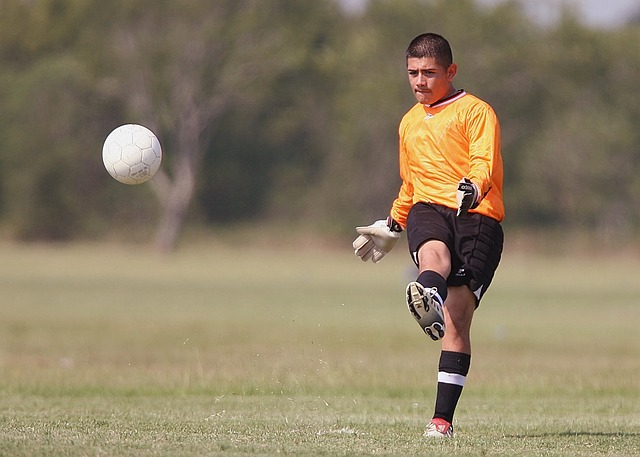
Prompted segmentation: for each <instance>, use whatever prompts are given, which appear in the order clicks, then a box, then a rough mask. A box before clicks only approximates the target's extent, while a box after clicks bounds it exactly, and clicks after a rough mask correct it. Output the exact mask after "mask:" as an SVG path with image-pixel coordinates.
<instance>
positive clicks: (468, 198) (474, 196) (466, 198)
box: [456, 178, 480, 216]
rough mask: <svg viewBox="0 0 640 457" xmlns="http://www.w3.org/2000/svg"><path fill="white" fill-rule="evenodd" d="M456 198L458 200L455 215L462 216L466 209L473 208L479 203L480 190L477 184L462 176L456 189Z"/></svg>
mask: <svg viewBox="0 0 640 457" xmlns="http://www.w3.org/2000/svg"><path fill="white" fill-rule="evenodd" d="M456 200H457V201H458V214H457V216H464V215H465V214H467V211H469V210H470V209H474V208H476V207H477V206H478V203H480V192H479V191H478V186H476V185H475V184H474V183H472V182H471V180H470V179H468V178H462V179H461V180H460V182H459V183H458V191H457V192H456Z"/></svg>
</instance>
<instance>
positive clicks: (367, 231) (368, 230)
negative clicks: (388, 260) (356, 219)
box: [353, 219, 400, 263]
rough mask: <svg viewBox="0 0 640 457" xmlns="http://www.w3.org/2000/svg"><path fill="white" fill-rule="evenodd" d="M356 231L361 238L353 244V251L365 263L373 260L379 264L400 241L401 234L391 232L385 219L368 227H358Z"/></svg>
mask: <svg viewBox="0 0 640 457" xmlns="http://www.w3.org/2000/svg"><path fill="white" fill-rule="evenodd" d="M396 225H397V224H396ZM356 231H357V232H358V233H359V234H360V236H359V237H358V238H356V239H355V241H354V242H353V249H354V250H355V253H356V255H357V256H358V257H360V258H361V259H362V261H363V262H366V261H367V260H371V261H372V262H373V263H378V262H379V261H380V260H381V259H382V258H383V257H384V256H385V255H387V253H388V252H389V251H391V249H393V246H395V244H396V242H397V241H398V240H399V239H400V232H399V231H394V230H391V227H390V224H389V223H388V222H387V221H386V220H384V219H381V220H379V221H375V222H374V223H373V224H371V225H368V226H366V227H356Z"/></svg>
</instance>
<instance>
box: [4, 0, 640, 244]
mask: <svg viewBox="0 0 640 457" xmlns="http://www.w3.org/2000/svg"><path fill="white" fill-rule="evenodd" d="M570 14H571V13H570V12H569V11H568V10H566V11H565V16H563V17H562V18H561V20H560V22H559V23H557V24H554V25H551V26H548V27H542V26H540V25H536V24H535V23H533V22H532V21H531V20H530V19H528V18H527V16H526V15H525V14H524V13H523V11H522V10H521V8H520V6H519V3H518V2H514V1H512V2H503V3H500V4H498V5H496V6H494V7H486V6H484V7H480V6H478V4H477V3H476V2H475V1H473V0H458V1H457V2H456V8H451V2H450V1H446V0H371V1H370V2H369V3H368V7H367V9H366V10H364V11H363V12H362V13H359V14H352V15H346V16H345V15H343V14H342V13H341V10H340V9H339V8H338V5H337V2H336V1H335V0H321V1H316V2H304V1H300V0H273V1H269V2H265V1H260V0H216V1H215V2H211V1H206V0H194V1H192V2H188V3H185V2H176V1H175V0H137V1H135V2H132V1H130V0H111V1H109V2H101V1H98V0H38V1H31V2H25V1H23V0H4V1H0V138H2V141H0V215H1V216H2V225H3V228H5V229H8V231H9V232H10V233H12V234H13V236H15V237H17V238H19V239H71V238H74V237H77V236H85V237H86V236H92V237H100V236H104V235H105V232H108V231H109V230H113V231H115V230H114V229H113V227H117V228H118V229H117V232H118V235H120V236H122V237H129V236H131V232H126V233H124V235H122V233H123V232H124V231H123V227H126V226H131V227H132V228H136V230H135V234H137V236H146V232H147V230H140V226H141V225H143V226H145V228H148V229H149V230H151V229H153V228H155V229H156V240H157V244H158V246H159V247H160V248H161V249H163V250H171V249H173V247H174V246H175V243H176V241H177V240H178V237H179V235H180V231H181V229H182V227H183V226H184V224H185V221H186V218H187V215H189V216H192V219H191V220H192V221H197V222H203V223H205V224H207V225H209V224H230V223H235V222H239V221H249V222H251V223H255V224H258V223H265V224H269V223H273V222H274V221H275V222H278V223H279V222H280V221H285V222H286V224H287V225H288V226H290V227H295V226H299V225H302V224H312V225H313V226H314V227H322V229H323V230H325V231H326V230H332V231H341V230H345V231H346V230H349V232H351V230H352V226H353V225H354V224H359V223H364V222H366V221H367V220H373V219H374V218H379V217H383V216H384V215H385V214H386V212H387V211H388V209H389V205H390V203H391V201H392V199H393V198H394V197H395V195H396V192H397V190H398V188H397V186H398V184H399V180H398V176H397V126H398V123H399V121H400V118H401V116H402V115H403V113H404V112H405V111H406V110H407V109H408V108H409V107H410V106H411V105H412V104H413V103H414V100H413V98H412V95H411V92H410V90H409V88H408V87H407V83H406V76H405V71H404V56H403V53H404V50H405V47H406V45H407V43H408V42H409V40H411V39H412V38H413V37H414V36H415V35H417V34H418V33H421V32H424V31H428V30H431V31H436V32H440V33H442V34H443V35H445V36H447V37H448V38H449V39H450V41H451V42H452V45H453V47H454V53H455V59H456V61H457V62H458V63H459V65H460V71H459V74H458V76H457V85H458V86H459V87H462V88H465V89H467V90H469V92H471V93H474V94H475V95H478V96H479V97H481V98H484V99H486V100H487V101H489V102H490V103H491V104H492V105H493V106H494V107H495V108H496V111H497V112H498V115H499V116H500V118H501V121H502V127H503V129H502V132H503V155H504V159H505V171H506V176H505V188H506V192H505V196H506V203H507V220H506V224H507V225H509V226H510V227H532V226H533V227H540V228H549V227H552V228H553V227H557V228H561V229H563V230H566V229H585V230H591V231H595V232H597V233H601V234H602V236H603V237H607V238H608V239H613V238H617V239H619V238H620V237H619V235H620V234H623V235H624V234H629V233H632V232H635V231H637V229H635V228H634V227H637V225H638V222H640V197H639V196H640V177H639V176H637V173H635V169H637V167H638V165H639V162H640V146H639V145H640V130H639V129H637V128H636V127H635V126H636V125H638V123H640V95H639V94H638V91H637V90H636V87H635V86H636V84H637V78H638V75H639V74H640V56H639V55H638V53H637V51H636V50H635V48H634V47H633V46H632V45H631V44H632V43H636V42H638V41H639V40H640V35H639V34H640V30H639V29H638V27H637V25H634V24H630V25H628V26H626V27H623V28H620V29H616V30H593V29H590V28H588V27H586V26H584V25H583V24H581V23H580V22H579V21H578V20H577V19H576V18H575V17H572V16H571V15H570ZM126 122H137V123H141V124H145V125H147V126H149V127H150V128H152V129H153V130H154V131H155V132H156V133H157V134H158V136H159V137H160V139H161V142H162V145H163V149H164V151H165V161H164V164H163V167H162V169H161V172H160V173H159V174H158V176H157V177H156V178H155V179H154V180H152V181H151V183H150V185H145V186H137V187H133V188H132V187H128V186H122V185H118V184H117V183H115V182H113V181H112V180H111V179H110V178H109V177H108V176H107V174H106V173H105V172H104V170H103V169H102V164H101V161H100V154H99V152H100V147H101V142H102V140H103V139H104V137H105V136H106V134H107V133H108V132H109V131H110V130H111V129H113V128H114V127H115V126H117V125H119V124H123V123H126ZM153 195H155V196H156V197H157V199H156V200H153V198H150V197H152V196H153ZM150 201H152V202H154V203H153V204H149V202H150ZM155 202H159V205H156V204H155ZM156 224H157V226H156ZM141 232H142V233H143V234H142V235H140V234H141Z"/></svg>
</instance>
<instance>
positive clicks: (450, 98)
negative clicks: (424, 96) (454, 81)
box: [424, 89, 467, 108]
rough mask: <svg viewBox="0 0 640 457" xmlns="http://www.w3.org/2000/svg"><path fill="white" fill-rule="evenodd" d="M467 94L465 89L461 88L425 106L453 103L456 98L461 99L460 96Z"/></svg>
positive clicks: (436, 106)
mask: <svg viewBox="0 0 640 457" xmlns="http://www.w3.org/2000/svg"><path fill="white" fill-rule="evenodd" d="M465 95H467V93H466V92H465V91H464V89H459V90H457V91H456V92H455V93H454V94H453V95H449V96H448V97H445V98H441V99H440V100H438V101H437V102H435V103H432V104H430V105H424V106H426V107H427V108H438V107H440V106H444V105H448V104H450V103H453V102H455V101H456V100H459V99H460V98H462V97H464V96H465Z"/></svg>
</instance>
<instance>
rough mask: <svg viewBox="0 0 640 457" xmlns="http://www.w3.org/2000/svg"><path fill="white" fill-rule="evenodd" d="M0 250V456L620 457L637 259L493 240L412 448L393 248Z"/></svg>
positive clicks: (406, 331)
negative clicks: (450, 398)
mask: <svg viewBox="0 0 640 457" xmlns="http://www.w3.org/2000/svg"><path fill="white" fill-rule="evenodd" d="M0 252H2V262H0V284H1V285H0V410H1V414H0V455H1V456H12V457H19V456H122V455H129V456H174V455H175V456H216V455H229V456H248V455H261V456H273V455H299V456H360V455H387V456H419V455H428V456H440V455H443V456H444V455H447V456H485V455H501V456H563V457H565V456H589V457H593V456H637V455H640V356H639V354H640V337H639V336H638V330H639V328H640V325H639V324H640V300H639V297H640V281H638V280H637V277H638V273H637V272H638V271H640V268H639V267H640V259H636V260H634V259H631V258H626V259H624V258H622V259H621V258H615V259H614V258H604V259H603V258H598V259H595V258H588V257H581V258H575V257H573V258H570V257H565V258H562V257H557V258H544V257H533V256H525V255H519V254H515V253H507V255H506V257H505V258H504V260H503V263H502V265H501V266H500V269H499V270H498V273H497V276H496V279H495V282H494V284H493V286H492V288H491V290H490V291H489V292H488V293H487V295H486V297H485V300H484V301H483V304H482V306H481V308H480V310H479V311H478V313H477V314H476V317H475V322H474V328H473V338H474V355H473V363H472V368H471V372H470V375H469V378H468V383H467V387H466V388H465V391H464V393H463V396H462V399H461V401H460V405H459V408H458V411H457V414H456V421H455V425H456V428H457V436H456V438H455V439H453V440H449V441H446V442H432V441H426V440H425V439H424V438H422V432H423V429H424V426H425V424H426V422H427V420H428V419H429V418H430V417H431V413H432V409H433V401H434V393H435V377H436V367H437V360H438V356H439V348H438V345H437V344H436V343H432V342H431V341H429V340H427V339H426V337H425V336H424V335H422V334H421V333H420V330H419V329H418V326H417V325H416V324H415V322H414V321H413V319H412V318H411V317H410V316H409V314H408V312H407V311H406V310H405V305H404V302H403V295H404V287H405V284H406V282H407V281H408V280H409V279H411V278H412V276H413V274H414V271H413V270H412V269H411V268H410V263H409V260H408V256H407V255H406V254H405V252H404V250H403V249H398V250H397V252H393V253H392V254H391V255H390V256H389V257H388V258H387V259H385V260H384V261H383V262H382V263H380V264H378V265H373V264H362V263H361V262H360V261H358V260H357V259H356V258H355V257H354V256H353V255H352V253H351V251H350V250H349V248H348V245H347V246H346V247H345V249H344V250H342V251H340V250H324V251H323V250H319V249H313V250H310V249H293V248H291V249H288V250H287V249H276V248H264V247H261V248H253V249H252V248H249V247H238V246H228V245H221V244H211V245H205V244H201V245H198V246H186V247H184V248H183V249H181V250H180V251H179V252H178V253H176V254H175V255H172V256H164V257H163V256H161V255H157V254H153V253H150V252H148V251H145V250H143V249H135V248H128V247H125V246H106V245H95V246H93V245H82V246H80V245H71V246H66V245H62V246H56V245H51V246H48V245H41V246H26V247H25V246H17V245H8V244H3V245H0Z"/></svg>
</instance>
